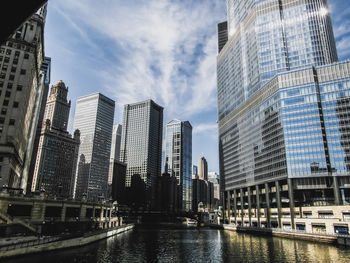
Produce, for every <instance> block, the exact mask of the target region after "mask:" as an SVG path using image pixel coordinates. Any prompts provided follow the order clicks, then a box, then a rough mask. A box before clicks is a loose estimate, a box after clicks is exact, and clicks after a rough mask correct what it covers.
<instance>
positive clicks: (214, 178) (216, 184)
mask: <svg viewBox="0 0 350 263" xmlns="http://www.w3.org/2000/svg"><path fill="white" fill-rule="evenodd" d="M208 181H209V182H211V183H212V184H213V190H214V195H213V198H214V201H213V202H214V204H213V206H214V209H217V208H219V205H220V176H219V175H218V174H217V173H216V172H209V173H208Z"/></svg>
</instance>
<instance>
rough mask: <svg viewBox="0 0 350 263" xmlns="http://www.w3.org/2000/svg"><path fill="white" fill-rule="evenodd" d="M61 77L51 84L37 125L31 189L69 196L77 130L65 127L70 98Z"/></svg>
mask: <svg viewBox="0 0 350 263" xmlns="http://www.w3.org/2000/svg"><path fill="white" fill-rule="evenodd" d="M67 94H68V87H66V85H65V84H64V82H63V81H59V82H57V83H56V84H55V85H53V86H52V87H51V91H50V95H49V98H48V99H47V102H46V108H45V114H44V120H45V123H44V125H43V127H42V129H41V134H40V139H39V145H38V150H37V152H38V153H37V156H36V161H35V169H34V174H33V182H32V189H31V190H32V191H33V192H34V191H41V190H45V194H46V195H47V196H52V197H66V198H68V197H73V190H74V182H75V180H74V177H75V171H76V166H77V160H78V151H79V144H80V132H79V130H75V132H74V136H73V137H72V136H71V135H70V134H69V133H68V131H67V124H68V118H69V110H70V105H71V102H70V101H69V102H68V100H67Z"/></svg>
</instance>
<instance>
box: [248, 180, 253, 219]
mask: <svg viewBox="0 0 350 263" xmlns="http://www.w3.org/2000/svg"><path fill="white" fill-rule="evenodd" d="M247 189H248V217H249V226H252V199H251V195H252V193H251V191H250V186H248V188H247Z"/></svg>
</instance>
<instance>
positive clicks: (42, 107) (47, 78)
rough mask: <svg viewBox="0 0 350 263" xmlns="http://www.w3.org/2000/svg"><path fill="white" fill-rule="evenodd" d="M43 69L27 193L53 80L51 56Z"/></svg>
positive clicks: (29, 189) (45, 60) (43, 63)
mask: <svg viewBox="0 0 350 263" xmlns="http://www.w3.org/2000/svg"><path fill="white" fill-rule="evenodd" d="M41 71H42V72H43V73H44V74H45V75H44V76H45V77H44V85H43V95H42V98H41V103H40V104H41V105H40V111H39V116H38V124H37V128H36V133H35V138H34V143H33V152H32V160H31V162H30V168H29V172H28V181H27V190H26V192H27V193H30V192H31V189H32V183H33V174H34V169H35V162H36V157H37V154H38V148H39V140H40V136H41V130H42V127H43V123H44V114H45V108H46V100H47V95H48V93H49V88H50V81H51V58H49V57H45V58H44V60H43V62H42V64H41Z"/></svg>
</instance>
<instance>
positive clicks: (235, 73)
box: [217, 0, 337, 120]
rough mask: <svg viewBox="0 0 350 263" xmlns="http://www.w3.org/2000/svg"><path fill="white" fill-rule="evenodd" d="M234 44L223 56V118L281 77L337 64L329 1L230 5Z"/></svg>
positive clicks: (220, 80) (220, 75)
mask: <svg viewBox="0 0 350 263" xmlns="http://www.w3.org/2000/svg"><path fill="white" fill-rule="evenodd" d="M227 7H228V28H229V40H228V43H227V44H226V46H225V48H224V49H223V50H222V51H221V52H220V54H219V57H218V65H217V73H218V111H219V120H223V119H224V118H225V117H226V116H227V115H228V114H229V113H230V112H232V111H234V110H235V109H236V108H238V107H239V106H240V105H241V104H242V103H244V101H246V100H247V99H248V98H250V97H251V96H253V95H254V94H255V93H256V92H257V91H258V90H259V89H261V88H262V87H263V86H264V85H265V84H266V83H267V82H268V81H270V80H271V79H272V78H273V77H274V76H275V75H276V74H278V73H280V72H286V71H289V70H292V69H296V68H299V67H304V66H308V65H313V66H317V65H326V64H330V63H332V62H335V61H337V52H336V48H335V42H334V37H333V30H332V25H331V20H330V15H329V13H328V11H327V10H328V7H327V1H325V0H324V1H306V2H304V1H291V0H282V1H277V0H268V1H261V0H260V1H258V0H249V1H247V0H244V1H243V0H241V1H233V0H228V1H227Z"/></svg>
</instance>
